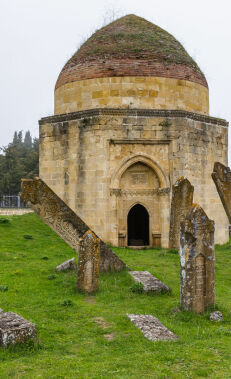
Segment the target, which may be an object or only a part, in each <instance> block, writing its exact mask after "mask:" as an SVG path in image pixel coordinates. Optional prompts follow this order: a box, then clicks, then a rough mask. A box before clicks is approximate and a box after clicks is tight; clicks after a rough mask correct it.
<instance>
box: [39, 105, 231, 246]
mask: <svg viewBox="0 0 231 379" xmlns="http://www.w3.org/2000/svg"><path fill="white" fill-rule="evenodd" d="M227 126H228V124H227V122H226V121H224V120H220V119H216V118H213V117H209V116H205V115H200V114H198V113H192V112H186V111H180V110H164V109H163V110H151V109H136V110H135V109H119V107H118V109H115V108H114V109H111V108H103V109H92V110H86V111H78V112H73V113H67V114H63V115H55V116H52V117H47V118H43V119H42V120H40V177H41V178H42V179H43V180H44V181H45V183H47V185H48V186H49V187H51V189H52V190H53V191H54V192H55V193H56V194H57V195H58V196H59V197H60V198H61V199H62V200H63V201H64V202H66V203H67V204H68V205H69V207H70V208H72V210H74V211H75V212H77V214H78V215H79V216H80V217H81V218H82V219H83V220H84V222H85V223H86V224H87V225H89V227H90V228H91V229H92V230H94V231H95V233H96V234H97V235H99V236H100V238H102V239H103V240H104V241H105V242H109V243H111V244H113V245H117V246H118V245H119V246H127V244H128V214H129V211H130V210H131V209H132V208H133V207H134V206H135V205H137V204H139V205H141V206H143V208H145V209H146V211H147V213H148V222H149V225H148V234H149V235H148V243H147V244H149V245H151V246H160V245H161V246H162V247H168V246H169V222H170V202H171V191H172V185H173V184H174V183H175V182H176V181H177V179H179V178H180V177H182V176H184V177H185V178H187V179H188V180H189V181H190V182H191V184H192V185H193V186H194V202H195V203H199V204H200V205H201V206H202V207H203V209H204V210H205V212H206V213H207V215H208V217H209V218H210V219H213V220H215V225H216V234H215V241H216V243H224V242H227V240H228V219H227V216H226V214H225V211H224V209H223V206H222V203H221V201H220V199H219V195H218V193H217V191H216V187H215V185H214V183H213V180H212V178H211V173H212V171H213V165H214V162H215V161H219V162H221V163H223V164H224V165H226V166H227V144H228V133H227V132H228V129H227Z"/></svg>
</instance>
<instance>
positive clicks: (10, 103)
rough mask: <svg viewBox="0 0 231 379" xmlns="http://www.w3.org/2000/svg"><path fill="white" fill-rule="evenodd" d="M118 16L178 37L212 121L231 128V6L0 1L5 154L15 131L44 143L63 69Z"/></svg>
mask: <svg viewBox="0 0 231 379" xmlns="http://www.w3.org/2000/svg"><path fill="white" fill-rule="evenodd" d="M112 10H114V13H115V14H116V15H117V16H123V15H125V14H130V13H134V14H136V15H138V16H141V17H144V18H146V19H147V20H149V21H151V22H153V23H155V24H157V25H159V26H160V27H162V28H163V29H165V30H167V31H168V32H169V33H171V34H173V35H174V37H175V38H177V39H178V40H179V41H180V42H181V43H182V44H183V45H184V47H185V48H186V50H187V51H188V53H189V54H190V55H191V56H192V57H193V58H194V59H195V60H196V61H197V63H198V64H199V66H200V68H201V69H202V71H203V72H204V73H205V76H206V78H207V81H208V84H209V89H210V114H211V115H212V116H216V117H221V118H225V119H226V120H228V121H230V120H231V106H230V84H231V42H230V41H231V21H230V15H231V0H220V1H218V0H193V1H189V0H150V1H148V0H142V1H138V0H137V1H136V0H117V1H115V2H113V1H107V0H83V1H79V0H0V18H1V20H0V39H1V41H0V42H1V43H0V48H1V50H0V51H1V59H0V85H1V90H0V111H1V118H0V120H1V141H0V146H3V145H7V144H8V143H9V142H10V141H11V140H12V137H13V133H14V131H15V130H24V131H26V130H30V131H31V133H32V135H33V136H38V120H39V119H40V118H41V117H44V116H48V115H52V114H53V109H54V106H53V104H54V86H55V82H56V79H57V77H58V75H59V72H60V71H61V69H62V67H63V65H64V64H65V62H66V61H67V59H69V58H70V57H71V56H72V54H73V53H74V52H75V51H76V50H77V48H78V46H79V45H80V44H81V42H82V41H83V40H84V39H86V37H88V36H90V35H91V34H92V33H93V32H94V31H95V30H96V29H98V28H99V27H101V26H102V24H103V23H104V21H105V19H106V20H107V21H110V16H111V15H112V13H113V11H112Z"/></svg>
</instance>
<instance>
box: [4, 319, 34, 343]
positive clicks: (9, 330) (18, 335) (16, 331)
mask: <svg viewBox="0 0 231 379" xmlns="http://www.w3.org/2000/svg"><path fill="white" fill-rule="evenodd" d="M36 338H37V331H36V328H35V325H34V324H32V322H29V321H27V320H25V319H24V318H23V317H21V316H19V315H17V314H16V313H13V312H1V313H0V346H2V347H7V346H9V345H16V344H17V343H25V342H26V341H28V340H31V339H32V340H36Z"/></svg>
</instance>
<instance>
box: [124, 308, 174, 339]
mask: <svg viewBox="0 0 231 379" xmlns="http://www.w3.org/2000/svg"><path fill="white" fill-rule="evenodd" d="M127 317H128V318H129V319H130V320H131V322H132V323H133V324H135V325H136V326H137V328H139V329H140V330H141V331H142V333H143V335H144V337H146V338H147V339H148V340H150V341H176V340H177V339H178V337H177V336H176V335H175V334H174V333H172V332H171V331H170V330H169V329H168V328H166V327H165V326H164V325H163V324H162V323H161V322H160V320H158V318H156V317H154V316H152V315H135V314H127Z"/></svg>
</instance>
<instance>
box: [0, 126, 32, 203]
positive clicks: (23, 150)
mask: <svg viewBox="0 0 231 379" xmlns="http://www.w3.org/2000/svg"><path fill="white" fill-rule="evenodd" d="M38 147H39V141H38V139H37V138H34V140H33V142H32V137H31V134H30V132H29V131H27V132H26V134H25V137H24V139H23V133H22V131H19V132H15V133H14V137H13V141H12V142H11V143H9V145H8V146H6V147H2V148H1V151H2V154H0V196H2V195H4V194H11V195H13V194H17V193H19V191H20V186H21V178H26V179H30V178H33V177H34V176H38V171H39V149H38Z"/></svg>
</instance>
